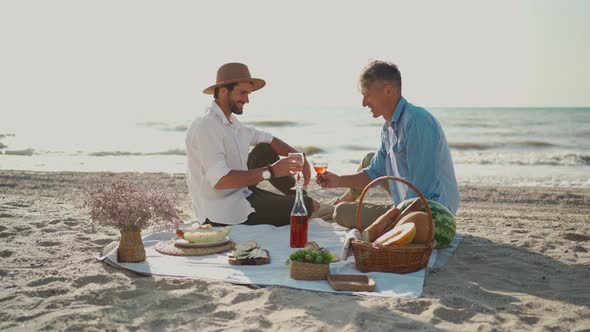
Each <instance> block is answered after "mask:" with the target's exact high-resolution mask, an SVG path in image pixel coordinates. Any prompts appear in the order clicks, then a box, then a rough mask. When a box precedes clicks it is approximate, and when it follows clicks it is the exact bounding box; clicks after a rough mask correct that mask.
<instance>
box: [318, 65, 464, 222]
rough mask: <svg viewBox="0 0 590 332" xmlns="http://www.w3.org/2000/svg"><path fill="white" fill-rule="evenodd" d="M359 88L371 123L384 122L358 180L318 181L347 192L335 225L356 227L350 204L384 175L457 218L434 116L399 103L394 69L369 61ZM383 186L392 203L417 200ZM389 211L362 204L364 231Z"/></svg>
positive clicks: (452, 181) (327, 177)
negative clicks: (377, 145)
mask: <svg viewBox="0 0 590 332" xmlns="http://www.w3.org/2000/svg"><path fill="white" fill-rule="evenodd" d="M359 85H360V88H361V92H362V94H363V107H368V108H370V110H371V113H372V114H373V117H374V118H377V117H383V119H384V120H385V123H384V124H383V128H382V130H381V147H380V148H379V150H378V151H377V153H375V154H369V155H368V156H367V157H365V159H364V160H363V163H362V165H361V169H360V170H359V172H358V173H357V174H354V175H346V176H338V175H336V174H334V173H325V174H324V175H323V176H319V177H318V180H317V182H318V184H320V185H322V186H324V187H328V188H337V187H347V188H350V190H349V191H348V192H347V193H346V194H345V195H344V196H343V197H341V198H340V199H339V202H348V203H340V204H338V206H337V207H336V210H335V212H334V220H335V221H336V222H337V223H339V224H340V225H342V226H345V227H349V228H353V227H356V205H357V203H354V201H355V200H356V198H357V197H358V196H359V195H360V192H361V191H362V189H363V188H364V187H365V186H366V185H367V184H369V182H371V181H372V180H374V179H376V178H378V177H380V176H384V175H390V176H396V177H399V178H403V179H405V180H407V181H409V182H410V183H412V184H413V185H414V186H416V187H417V188H418V189H419V190H420V191H421V192H422V194H424V196H425V197H426V198H427V199H432V200H434V201H437V202H439V203H441V204H443V205H444V206H446V207H448V208H449V210H451V212H452V213H453V214H456V213H457V209H458V208H459V200H460V196H459V190H458V188H457V180H456V178H455V170H454V168H453V160H452V158H451V153H450V150H449V146H448V143H447V139H446V137H445V134H444V132H443V130H442V128H441V126H440V124H439V122H438V121H437V120H436V119H435V118H434V117H433V116H432V114H430V113H429V112H428V111H426V110H425V109H424V108H421V107H417V106H414V105H412V104H410V103H409V102H408V101H407V100H406V99H405V98H404V97H402V93H401V88H402V81H401V74H400V72H399V70H398V68H397V66H396V65H394V64H392V63H388V62H383V61H373V62H371V63H369V64H368V65H367V67H365V69H364V70H363V73H362V74H361V77H360V80H359ZM383 186H384V188H385V189H386V190H387V191H388V192H389V193H390V194H391V196H392V198H393V201H394V202H396V203H399V202H401V201H403V200H406V199H408V198H412V197H416V196H417V195H416V193H414V192H413V191H412V190H411V189H410V188H408V187H407V186H406V185H405V184H403V183H400V182H397V181H388V182H383ZM390 206H391V205H389V206H384V205H374V204H364V203H363V206H362V209H363V210H362V216H363V220H362V223H363V227H367V226H368V225H370V224H371V223H372V222H373V221H374V220H375V219H376V218H377V217H378V216H380V215H382V214H383V213H385V211H387V209H388V208H389V207H390Z"/></svg>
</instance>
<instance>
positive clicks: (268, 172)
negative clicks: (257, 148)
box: [262, 166, 272, 180]
mask: <svg viewBox="0 0 590 332" xmlns="http://www.w3.org/2000/svg"><path fill="white" fill-rule="evenodd" d="M271 177H272V172H271V168H270V166H266V169H265V170H264V171H262V179H263V180H270V178H271Z"/></svg>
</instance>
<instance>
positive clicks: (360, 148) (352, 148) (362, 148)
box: [341, 145, 375, 151]
mask: <svg viewBox="0 0 590 332" xmlns="http://www.w3.org/2000/svg"><path fill="white" fill-rule="evenodd" d="M341 148H342V149H344V150H350V151H373V150H375V147H367V146H360V145H344V146H342V147H341Z"/></svg>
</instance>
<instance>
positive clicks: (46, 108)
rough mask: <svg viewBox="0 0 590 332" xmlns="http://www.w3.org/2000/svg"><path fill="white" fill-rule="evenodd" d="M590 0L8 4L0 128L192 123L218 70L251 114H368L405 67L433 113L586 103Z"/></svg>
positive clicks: (1, 27) (413, 94) (0, 22)
mask: <svg viewBox="0 0 590 332" xmlns="http://www.w3.org/2000/svg"><path fill="white" fill-rule="evenodd" d="M588 17H590V1H543V0H541V1H489V2H483V1H481V2H480V1H444V2H443V1H407V2H405V1H362V2H361V1H358V2H354V3H351V4H345V3H344V1H305V0H301V1H291V2H282V1H248V2H246V1H231V0H225V1H222V2H219V1H146V0H141V1H119V0H118V1H93V2H91V1H78V0H76V1H60V0H56V1H2V2H0V41H1V44H0V45H1V46H0V47H1V52H0V122H2V121H3V119H8V120H9V121H10V120H13V121H16V120H19V119H20V120H22V121H31V120H34V121H37V122H39V123H47V122H48V121H53V122H55V121H60V122H63V121H76V120H77V121H92V120H93V119H101V118H102V119H105V118H108V119H111V118H127V119H134V118H137V119H162V118H166V117H175V118H186V119H190V118H192V115H191V114H194V113H195V110H196V109H202V108H203V107H204V106H206V105H207V104H209V103H210V101H211V97H210V96H206V95H204V94H202V93H201V91H202V90H203V89H204V88H206V87H207V86H209V85H211V84H214V83H215V75H216V71H217V68H218V67H219V66H220V65H221V64H223V63H226V62H243V63H246V64H247V65H248V66H249V67H250V71H251V73H252V75H253V76H254V77H259V78H262V79H265V80H266V81H267V86H266V87H265V88H264V89H262V90H260V91H257V92H256V93H254V94H253V95H252V98H251V106H252V105H256V107H260V108H267V109H275V108H276V109H283V110H285V111H292V110H296V109H298V108H328V107H360V103H361V96H360V93H359V91H358V87H357V80H358V76H359V74H360V72H361V70H362V68H363V67H364V66H365V65H366V64H367V63H368V62H369V61H370V60H374V59H379V60H386V61H390V62H393V63H396V64H397V65H398V66H399V68H400V70H401V73H402V78H403V94H404V96H405V97H406V98H407V99H409V100H410V101H411V102H412V103H414V104H417V105H422V106H427V107H537V106H542V107H562V106H568V107H588V106H590V91H589V90H590V89H589V87H590V60H589V59H590V42H589V41H590V20H588Z"/></svg>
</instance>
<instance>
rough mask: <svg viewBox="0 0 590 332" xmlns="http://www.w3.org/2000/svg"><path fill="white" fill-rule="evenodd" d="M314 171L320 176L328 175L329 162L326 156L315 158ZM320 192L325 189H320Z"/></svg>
mask: <svg viewBox="0 0 590 332" xmlns="http://www.w3.org/2000/svg"><path fill="white" fill-rule="evenodd" d="M313 169H315V171H316V173H318V174H319V175H321V174H324V173H326V171H327V170H328V160H327V159H326V158H324V156H315V157H314V158H313ZM320 190H323V187H320Z"/></svg>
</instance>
